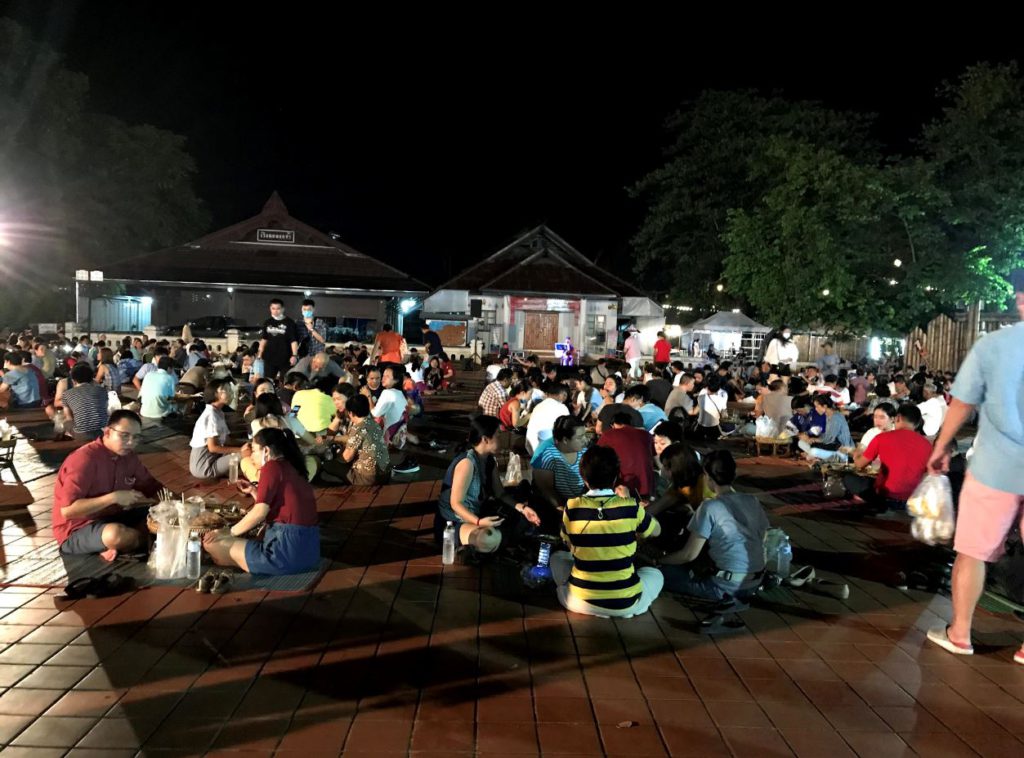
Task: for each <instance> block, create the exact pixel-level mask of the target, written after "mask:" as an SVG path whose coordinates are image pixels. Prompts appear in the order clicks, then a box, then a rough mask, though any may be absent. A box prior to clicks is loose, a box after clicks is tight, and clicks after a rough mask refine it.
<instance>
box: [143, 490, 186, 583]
mask: <svg viewBox="0 0 1024 758" xmlns="http://www.w3.org/2000/svg"><path fill="white" fill-rule="evenodd" d="M149 517H150V518H151V519H152V520H153V521H155V522H156V525H157V528H156V545H155V546H154V547H153V552H152V553H150V555H149V568H150V570H151V571H152V572H153V576H154V577H156V578H157V579H182V578H184V577H185V575H186V567H185V558H186V555H185V548H186V545H187V543H188V528H187V527H182V526H180V525H179V521H178V508H177V507H176V505H175V503H171V502H167V501H165V502H162V503H157V504H156V505H154V506H153V507H152V508H150V509H149Z"/></svg>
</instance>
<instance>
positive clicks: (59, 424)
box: [53, 409, 64, 439]
mask: <svg viewBox="0 0 1024 758" xmlns="http://www.w3.org/2000/svg"><path fill="white" fill-rule="evenodd" d="M53 436H54V438H55V439H60V438H61V437H63V436H64V411H62V410H60V409H57V411H55V412H54V414H53Z"/></svg>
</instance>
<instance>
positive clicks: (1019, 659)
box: [1013, 647, 1024, 666]
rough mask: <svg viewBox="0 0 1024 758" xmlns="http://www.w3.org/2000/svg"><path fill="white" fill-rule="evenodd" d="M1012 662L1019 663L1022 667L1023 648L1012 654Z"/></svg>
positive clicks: (1023, 660) (1023, 663) (1023, 662)
mask: <svg viewBox="0 0 1024 758" xmlns="http://www.w3.org/2000/svg"><path fill="white" fill-rule="evenodd" d="M1013 662H1014V663H1019V664H1020V665H1022V666H1024V647H1022V648H1020V649H1019V650H1018V651H1017V652H1016V653H1014V654H1013Z"/></svg>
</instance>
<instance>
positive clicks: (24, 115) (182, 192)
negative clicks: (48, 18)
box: [0, 19, 209, 322]
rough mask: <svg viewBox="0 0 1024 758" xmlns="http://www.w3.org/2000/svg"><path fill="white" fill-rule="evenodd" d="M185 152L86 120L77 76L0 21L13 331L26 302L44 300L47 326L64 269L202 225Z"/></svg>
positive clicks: (2, 160) (1, 221)
mask: <svg viewBox="0 0 1024 758" xmlns="http://www.w3.org/2000/svg"><path fill="white" fill-rule="evenodd" d="M185 143H186V140H185V138H184V137H182V136H180V135H177V134H174V133H172V132H169V131H166V130H163V129H158V128H156V127H154V126H149V125H131V124H127V123H125V122H123V121H121V120H119V119H117V118H114V117H113V116H109V115H105V114H101V113H96V112H93V111H92V110H91V109H90V107H89V81H88V78H87V77H86V76H84V75H83V74H81V73H77V72H74V71H71V70H69V69H68V68H66V67H65V65H64V64H63V61H62V60H61V57H60V56H59V55H58V54H57V53H56V52H55V51H54V50H53V49H51V48H50V47H48V46H46V45H44V44H41V43H39V42H38V41H37V40H35V39H33V38H32V36H31V35H30V34H29V32H28V31H27V30H26V29H25V28H23V27H21V26H19V25H18V24H16V23H15V22H13V21H11V20H9V19H0V225H2V228H3V230H4V234H5V237H6V238H7V239H8V243H9V244H8V245H7V246H5V247H2V248H0V256H2V257H3V258H4V259H5V260H4V268H5V271H6V273H7V274H8V276H7V277H6V284H7V285H8V286H16V287H17V288H18V298H17V302H18V304H19V311H18V319H17V320H18V321H20V322H23V321H25V320H28V319H29V318H30V315H27V314H25V309H26V306H28V307H29V309H30V310H31V305H30V304H29V303H26V298H28V299H29V300H31V299H32V298H33V296H35V297H36V298H38V297H44V298H46V301H44V302H42V303H41V304H40V307H39V309H38V310H39V312H40V315H41V316H42V317H43V320H52V319H53V318H55V316H54V314H53V308H54V304H53V302H52V295H53V291H54V290H53V288H54V286H55V285H56V284H57V283H63V284H65V285H66V284H67V282H69V281H70V279H71V277H72V276H73V272H74V269H75V268H81V267H89V268H102V267H103V265H104V263H107V262H110V261H113V260H117V259H121V258H125V257H130V256H132V255H138V254H141V253H144V252H149V251H152V250H155V249H160V248H162V247H167V246H170V245H172V244H178V243H180V242H182V241H183V240H187V239H191V238H193V237H195V236H197V235H198V234H199V233H201V232H202V231H203V230H204V229H205V228H206V227H207V225H208V223H209V218H208V215H207V213H206V211H205V210H204V208H203V205H202V203H201V201H200V200H199V198H198V197H197V196H196V194H195V191H194V188H193V178H194V176H195V173H196V165H195V162H194V161H193V159H192V157H191V156H190V155H189V154H188V152H187V150H186V144H185ZM3 299H4V300H5V301H6V302H8V303H9V302H11V300H12V298H10V297H5V298H3ZM3 315H6V314H0V320H4V319H3V318H2V316H3ZM31 315H35V314H31ZM9 319H10V316H8V320H9Z"/></svg>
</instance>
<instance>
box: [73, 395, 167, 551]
mask: <svg viewBox="0 0 1024 758" xmlns="http://www.w3.org/2000/svg"><path fill="white" fill-rule="evenodd" d="M141 431H142V420H141V419H140V418H139V416H138V414H137V413H134V412H132V411H126V410H121V411H114V412H113V413H111V414H110V421H109V422H108V424H107V426H106V428H104V430H103V436H102V437H100V438H99V439H98V440H94V441H93V442H90V443H89V444H88V445H84V446H83V447H80V448H79V449H78V450H76V451H75V452H73V453H72V454H71V455H70V456H68V458H67V459H66V460H65V461H64V464H63V465H62V466H61V467H60V471H59V472H58V473H57V484H56V486H55V487H54V492H53V533H54V536H55V537H56V538H57V542H59V543H60V552H61V553H62V554H64V555H83V554H87V553H99V554H100V555H102V556H103V557H104V558H105V559H107V560H113V559H114V558H116V557H117V554H118V553H119V552H120V553H125V552H128V553H131V552H135V551H137V550H139V548H141V547H143V546H144V545H145V544H146V539H147V538H146V534H145V529H146V508H145V507H138V506H137V503H139V501H141V500H143V499H144V498H145V497H153V496H154V495H156V493H157V492H159V491H160V489H161V486H162V485H161V484H160V482H158V481H157V480H156V479H154V478H153V475H152V474H150V473H149V471H148V470H147V469H146V467H145V466H143V465H142V461H140V460H139V456H137V455H136V454H135V445H136V443H137V442H138V440H139V433H140V432H141Z"/></svg>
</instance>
